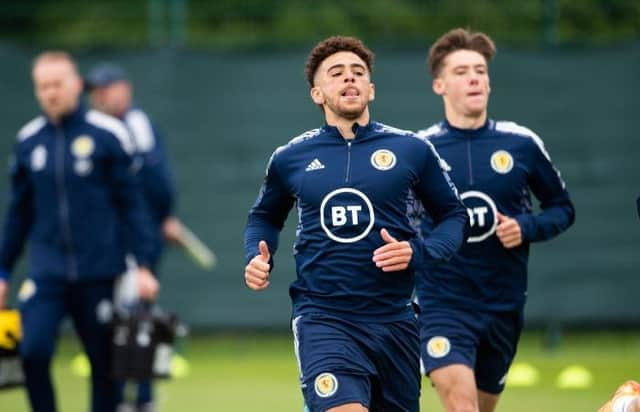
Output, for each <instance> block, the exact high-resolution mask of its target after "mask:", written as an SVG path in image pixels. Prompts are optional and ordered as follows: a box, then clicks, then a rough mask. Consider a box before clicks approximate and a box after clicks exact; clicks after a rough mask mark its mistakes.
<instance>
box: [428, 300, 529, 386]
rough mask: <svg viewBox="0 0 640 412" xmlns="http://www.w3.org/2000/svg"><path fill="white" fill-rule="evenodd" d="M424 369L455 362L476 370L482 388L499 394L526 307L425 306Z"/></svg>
mask: <svg viewBox="0 0 640 412" xmlns="http://www.w3.org/2000/svg"><path fill="white" fill-rule="evenodd" d="M418 324H419V327H420V358H421V362H422V367H423V369H424V373H425V374H426V375H429V373H431V371H433V370H434V369H438V368H441V367H443V366H448V365H452V364H464V365H467V366H469V367H470V368H471V369H473V370H474V373H475V378H476V385H477V387H478V389H480V390H482V391H485V392H488V393H492V394H499V393H501V392H502V391H503V390H504V385H505V381H506V376H507V372H508V371H509V367H510V366H511V362H512V361H513V358H514V357H515V355H516V348H517V346H518V341H519V339H520V334H521V332H522V324H523V311H522V310H518V311H512V312H495V313H494V312H479V311H473V310H467V309H463V308H453V307H447V306H440V307H434V306H429V307H426V308H425V307H423V308H422V313H420V315H419V317H418Z"/></svg>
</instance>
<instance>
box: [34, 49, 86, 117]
mask: <svg viewBox="0 0 640 412" xmlns="http://www.w3.org/2000/svg"><path fill="white" fill-rule="evenodd" d="M32 76H33V86H34V89H35V94H36V98H37V99H38V103H40V107H42V110H43V111H44V112H45V113H46V114H47V116H48V117H49V118H50V119H51V120H53V121H57V120H59V119H60V118H61V117H62V116H64V115H65V114H67V113H70V112H72V111H73V110H74V109H75V108H76V106H77V105H78V98H79V96H80V93H81V92H82V80H81V79H80V76H78V73H77V72H76V70H75V67H74V66H73V64H72V63H71V62H69V61H67V60H64V59H59V60H44V61H41V62H39V63H37V64H36V66H35V67H34V68H33V73H32Z"/></svg>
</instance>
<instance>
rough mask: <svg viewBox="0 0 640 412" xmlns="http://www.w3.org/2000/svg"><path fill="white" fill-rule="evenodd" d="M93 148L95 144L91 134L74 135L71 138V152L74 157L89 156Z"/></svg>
mask: <svg viewBox="0 0 640 412" xmlns="http://www.w3.org/2000/svg"><path fill="white" fill-rule="evenodd" d="M94 148H95V145H94V143H93V139H92V138H91V136H89V135H86V134H85V135H82V136H78V137H76V138H75V139H74V140H73V143H71V153H73V155H74V156H75V157H79V158H81V159H82V158H86V157H89V156H91V153H93V150H94Z"/></svg>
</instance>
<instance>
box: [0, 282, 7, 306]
mask: <svg viewBox="0 0 640 412" xmlns="http://www.w3.org/2000/svg"><path fill="white" fill-rule="evenodd" d="M7 296H9V282H7V281H6V280H0V309H4V308H5V307H6V306H7Z"/></svg>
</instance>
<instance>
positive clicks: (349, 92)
mask: <svg viewBox="0 0 640 412" xmlns="http://www.w3.org/2000/svg"><path fill="white" fill-rule="evenodd" d="M340 96H342V97H358V96H360V91H359V90H358V89H356V88H355V87H347V88H346V89H344V90H343V91H342V93H340Z"/></svg>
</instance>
